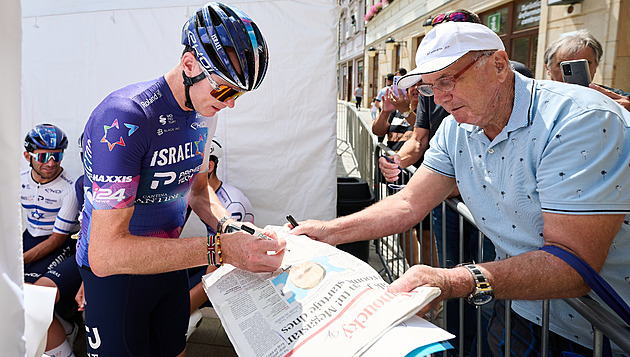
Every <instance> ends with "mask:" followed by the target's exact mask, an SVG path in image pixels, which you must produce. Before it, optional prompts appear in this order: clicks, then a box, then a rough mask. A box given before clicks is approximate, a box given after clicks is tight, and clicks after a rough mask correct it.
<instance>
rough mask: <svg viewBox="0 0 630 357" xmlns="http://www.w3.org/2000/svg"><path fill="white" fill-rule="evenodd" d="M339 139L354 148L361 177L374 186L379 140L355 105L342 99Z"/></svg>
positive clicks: (339, 111) (339, 116) (338, 108)
mask: <svg viewBox="0 0 630 357" xmlns="http://www.w3.org/2000/svg"><path fill="white" fill-rule="evenodd" d="M337 139H338V140H342V141H344V142H345V143H347V144H348V145H349V146H350V148H351V149H353V151H354V157H355V158H356V161H357V167H358V170H359V174H360V176H361V178H362V179H364V180H365V181H366V182H367V183H368V184H369V185H370V187H374V177H375V167H376V162H375V161H374V155H373V153H374V151H375V150H376V145H378V140H377V138H376V137H375V136H374V135H373V134H372V129H371V125H369V124H368V123H366V122H365V120H363V118H361V115H359V112H357V109H356V108H355V107H354V105H348V104H347V103H346V102H341V101H339V102H337ZM356 148H361V149H360V150H356Z"/></svg>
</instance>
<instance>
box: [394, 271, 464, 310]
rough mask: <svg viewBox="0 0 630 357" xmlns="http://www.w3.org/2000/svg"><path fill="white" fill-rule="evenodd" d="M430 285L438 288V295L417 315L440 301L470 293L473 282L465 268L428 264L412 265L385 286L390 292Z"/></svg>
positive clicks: (405, 290)
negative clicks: (438, 266) (434, 266)
mask: <svg viewBox="0 0 630 357" xmlns="http://www.w3.org/2000/svg"><path fill="white" fill-rule="evenodd" d="M421 286H431V287H436V288H440V291H441V293H440V296H438V297H437V298H436V299H435V300H433V301H432V302H431V304H429V306H425V307H424V308H423V309H422V310H420V311H419V312H418V314H417V315H418V316H423V315H424V314H426V313H428V312H429V311H430V309H431V308H432V307H435V306H437V305H439V303H440V301H443V300H447V299H452V298H459V297H464V296H466V295H467V294H468V293H470V292H471V291H472V290H473V289H474V287H475V282H474V279H473V277H472V274H470V272H468V270H466V268H463V267H460V268H453V269H442V268H433V267H430V266H428V265H414V266H412V267H411V268H409V270H407V271H406V272H405V273H404V274H403V275H402V276H401V277H400V278H398V279H396V281H394V282H393V283H391V285H390V286H389V287H388V288H387V291H389V292H392V293H400V292H407V291H411V290H413V289H415V288H417V287H421Z"/></svg>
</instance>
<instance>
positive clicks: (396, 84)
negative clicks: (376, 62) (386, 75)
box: [392, 76, 405, 97]
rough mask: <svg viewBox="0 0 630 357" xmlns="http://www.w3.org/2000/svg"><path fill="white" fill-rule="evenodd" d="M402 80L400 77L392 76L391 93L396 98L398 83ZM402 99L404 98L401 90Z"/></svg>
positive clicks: (403, 92)
mask: <svg viewBox="0 0 630 357" xmlns="http://www.w3.org/2000/svg"><path fill="white" fill-rule="evenodd" d="M401 78H402V76H394V80H393V84H392V92H393V93H394V95H395V96H397V97H398V81H399V80H400V79H401ZM402 94H403V97H405V91H404V90H402Z"/></svg>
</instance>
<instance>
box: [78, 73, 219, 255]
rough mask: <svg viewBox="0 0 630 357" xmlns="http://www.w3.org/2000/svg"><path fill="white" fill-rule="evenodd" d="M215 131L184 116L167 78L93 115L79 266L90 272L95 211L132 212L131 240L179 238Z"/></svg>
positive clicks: (119, 94)
mask: <svg viewBox="0 0 630 357" xmlns="http://www.w3.org/2000/svg"><path fill="white" fill-rule="evenodd" d="M213 124H214V123H213V122H212V119H211V118H205V117H202V116H200V115H198V114H197V113H196V112H192V111H185V110H183V109H181V107H180V106H179V104H178V103H177V101H176V100H175V98H174V97H173V94H172V92H171V90H170V88H169V87H168V85H167V83H166V81H165V79H164V77H160V78H158V79H156V80H152V81H148V82H142V83H137V84H133V85H130V86H128V87H125V88H123V89H120V90H118V91H116V92H114V93H112V94H110V95H109V96H108V97H107V98H105V99H104V100H103V101H102V102H101V103H100V104H99V105H98V106H97V107H96V109H94V111H93V112H92V115H91V116H90V119H89V120H88V122H87V124H86V126H85V131H84V140H83V167H84V169H85V179H84V185H85V189H86V190H85V206H84V209H83V220H82V224H81V232H80V234H79V242H78V244H77V262H78V263H79V265H80V266H81V265H83V266H87V267H89V261H88V244H89V241H90V230H91V219H92V212H93V211H94V210H103V209H118V208H128V207H132V206H133V207H134V211H133V215H132V217H131V221H130V223H129V231H130V232H131V233H132V234H134V235H139V236H151V237H165V238H177V237H179V234H180V232H181V228H182V225H183V224H184V220H185V214H186V207H187V205H188V199H189V195H190V187H191V185H192V183H193V178H194V176H195V175H196V174H197V173H199V172H204V171H206V170H207V161H208V160H207V157H208V155H204V150H205V147H206V143H207V141H208V137H210V138H212V135H213V131H214V129H215V125H213ZM210 131H212V133H211V132H210ZM204 159H205V160H204Z"/></svg>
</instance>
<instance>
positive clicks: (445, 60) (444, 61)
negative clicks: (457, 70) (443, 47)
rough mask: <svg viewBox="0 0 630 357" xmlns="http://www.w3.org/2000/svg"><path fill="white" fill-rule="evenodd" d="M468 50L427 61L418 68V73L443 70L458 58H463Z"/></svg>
mask: <svg viewBox="0 0 630 357" xmlns="http://www.w3.org/2000/svg"><path fill="white" fill-rule="evenodd" d="M468 52H469V51H464V52H463V53H457V54H454V55H451V56H444V57H439V58H435V59H433V60H431V61H427V62H425V63H423V64H422V65H421V66H420V67H418V68H417V70H418V73H420V74H429V73H433V72H437V71H441V70H443V69H445V68H446V67H448V66H450V65H452V64H453V63H455V62H457V60H458V59H460V58H462V57H463V56H464V55H465V54H466V53H468Z"/></svg>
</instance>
